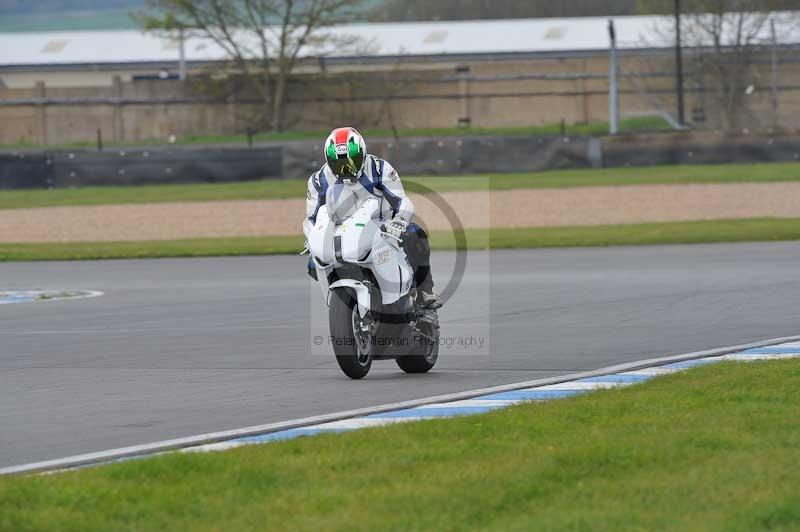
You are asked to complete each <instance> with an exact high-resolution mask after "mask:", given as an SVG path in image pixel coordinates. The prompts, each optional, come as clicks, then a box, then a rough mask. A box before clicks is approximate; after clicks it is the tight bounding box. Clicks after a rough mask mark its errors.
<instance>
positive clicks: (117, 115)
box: [111, 76, 125, 142]
mask: <svg viewBox="0 0 800 532" xmlns="http://www.w3.org/2000/svg"><path fill="white" fill-rule="evenodd" d="M111 83H112V85H113V90H114V100H115V101H114V104H113V105H114V110H113V115H112V117H113V118H112V119H113V124H114V129H113V131H112V133H113V139H114V142H122V141H124V140H125V124H124V123H123V119H122V78H120V77H119V76H114V77H113V79H112V82H111Z"/></svg>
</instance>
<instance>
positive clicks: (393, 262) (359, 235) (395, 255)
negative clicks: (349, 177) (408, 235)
mask: <svg viewBox="0 0 800 532" xmlns="http://www.w3.org/2000/svg"><path fill="white" fill-rule="evenodd" d="M379 216H380V203H379V201H378V200H377V199H373V198H370V199H368V200H367V201H366V202H364V204H363V205H362V206H361V207H360V208H358V209H355V206H354V205H352V204H351V205H350V206H349V208H348V206H347V205H338V206H333V207H332V208H331V209H330V210H329V209H328V206H327V205H323V206H322V207H321V208H320V210H319V212H318V213H317V222H316V224H315V225H314V227H313V229H312V230H311V231H310V233H309V234H308V251H309V252H310V253H311V258H312V261H313V263H314V267H315V271H316V279H317V281H318V282H319V285H320V288H321V289H322V293H323V297H325V298H326V301H327V303H328V324H329V327H330V343H331V344H332V346H333V351H334V354H335V355H336V360H337V362H338V363H339V367H340V368H342V371H343V372H344V373H345V375H347V376H348V377H350V378H351V379H360V378H362V377H364V376H365V375H366V374H367V373H368V372H369V370H370V368H371V367H372V361H373V360H386V359H394V360H395V361H396V362H397V365H398V366H400V369H402V370H403V371H405V372H406V373H425V372H427V371H430V369H431V368H433V366H434V364H436V359H437V358H438V356H439V318H438V315H437V312H436V311H435V310H429V309H425V308H423V307H422V306H421V305H420V304H419V303H418V298H417V288H416V286H415V282H414V272H413V271H412V269H411V266H410V265H409V263H408V260H407V258H406V253H405V251H404V250H403V246H402V241H401V240H400V239H397V238H395V237H394V236H393V235H391V234H389V233H387V232H386V228H385V226H383V224H381V222H380V220H379ZM312 276H313V274H312Z"/></svg>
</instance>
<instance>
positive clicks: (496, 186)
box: [0, 163, 800, 209]
mask: <svg viewBox="0 0 800 532" xmlns="http://www.w3.org/2000/svg"><path fill="white" fill-rule="evenodd" d="M403 181H404V182H405V183H407V186H408V188H409V189H411V190H412V191H413V190H414V188H413V185H408V184H409V183H418V184H420V185H424V186H425V187H428V188H430V189H432V190H433V191H435V192H458V191H460V192H466V191H485V190H512V189H522V188H569V187H590V186H624V185H658V184H665V185H679V184H690V183H764V182H783V181H800V164H797V163H759V164H735V165H734V164H730V165H683V166H680V165H679V166H655V167H648V168H605V169H598V170H555V171H549V172H539V173H521V174H487V175H481V176H447V177H404V178H403ZM305 193H306V180H305V179H286V180H265V181H249V182H242V183H215V184H191V185H145V186H136V187H115V186H108V187H85V188H69V189H54V190H4V191H0V209H19V208H31V207H58V206H88V205H112V204H141V203H164V202H175V201H177V202H183V201H220V200H261V199H286V198H302V197H304V195H305Z"/></svg>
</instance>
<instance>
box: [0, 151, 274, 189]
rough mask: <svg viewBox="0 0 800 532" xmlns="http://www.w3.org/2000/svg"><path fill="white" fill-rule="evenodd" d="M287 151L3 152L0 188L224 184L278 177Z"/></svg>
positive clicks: (0, 162)
mask: <svg viewBox="0 0 800 532" xmlns="http://www.w3.org/2000/svg"><path fill="white" fill-rule="evenodd" d="M282 156H283V151H282V149H281V148H264V149H248V148H191V149H182V148H174V149H147V148H135V149H128V148H124V149H116V150H113V151H111V150H108V151H89V150H70V151H66V150H65V151H53V152H17V153H0V188H5V189H10V188H64V187H82V186H103V185H147V184H167V183H218V182H231V181H250V180H256V179H264V178H278V177H280V176H281V174H282V168H283V162H282Z"/></svg>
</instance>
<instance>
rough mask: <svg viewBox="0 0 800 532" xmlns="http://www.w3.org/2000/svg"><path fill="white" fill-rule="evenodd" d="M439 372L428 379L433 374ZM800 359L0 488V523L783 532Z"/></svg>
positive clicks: (30, 526)
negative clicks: (482, 412)
mask: <svg viewBox="0 0 800 532" xmlns="http://www.w3.org/2000/svg"><path fill="white" fill-rule="evenodd" d="M442 376H443V375H438V376H437V374H436V373H433V374H431V375H430V376H429V378H431V379H434V380H435V379H437V378H441V377H442ZM798 412H800V361H796V360H786V361H775V362H760V363H759V362H756V363H719V364H712V365H709V366H705V367H700V368H697V369H693V370H690V371H687V372H683V373H678V374H674V375H669V376H665V377H660V378H657V379H654V380H652V381H649V382H647V383H644V384H641V385H637V386H633V387H629V388H623V389H614V390H607V391H601V392H595V393H591V394H586V395H582V396H578V397H574V398H569V399H561V400H557V401H550V402H546V403H538V404H537V403H534V404H524V405H518V406H515V407H511V408H508V409H505V410H502V411H497V412H493V413H490V414H485V415H480V416H468V417H462V418H455V419H446V420H432V421H423V422H418V423H410V424H404V425H394V426H389V427H381V428H373V429H366V430H361V431H355V432H349V433H344V434H328V435H319V436H315V437H311V438H299V439H295V440H290V441H285V442H278V443H270V444H267V445H256V446H248V447H244V448H239V449H236V450H232V451H226V452H220V453H208V454H196V453H191V454H178V453H173V454H167V455H161V456H157V457H153V458H149V459H146V460H139V461H132V462H123V463H117V464H112V465H108V466H103V467H97V468H90V469H84V470H79V471H75V472H67V473H59V474H56V475H49V476H29V477H16V478H9V477H5V478H2V479H0V529H2V530H14V531H18V532H24V531H40V530H61V531H67V532H68V531H91V530H143V531H144V530H197V531H205V530H209V531H210V530H265V529H280V530H320V529H324V530H353V529H359V530H466V529H470V530H504V531H505V530H613V531H617V530H680V531H684V530H703V531H708V530H726V531H739V530H741V531H753V530H778V529H780V530H797V529H798V528H800V469H798V467H797V464H798V462H800V416H798Z"/></svg>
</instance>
